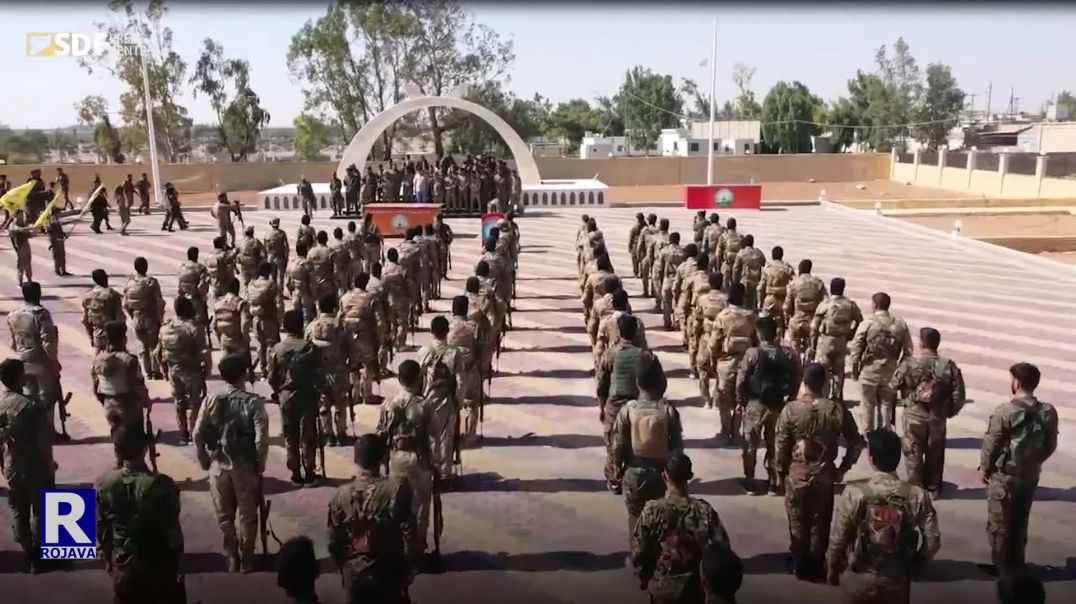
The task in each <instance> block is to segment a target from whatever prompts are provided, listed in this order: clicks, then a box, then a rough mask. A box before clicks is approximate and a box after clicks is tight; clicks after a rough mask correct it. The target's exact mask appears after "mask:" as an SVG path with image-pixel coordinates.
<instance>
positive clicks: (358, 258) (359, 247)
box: [344, 220, 380, 280]
mask: <svg viewBox="0 0 1076 604" xmlns="http://www.w3.org/2000/svg"><path fill="white" fill-rule="evenodd" d="M358 228H359V227H358V225H357V224H356V223H355V221H354V220H349V221H348V222H347V235H346V236H345V237H344V246H345V247H346V248H347V259H348V274H349V275H351V278H352V280H354V278H355V277H356V276H358V274H359V273H361V272H363V271H368V270H369V269H368V268H367V267H366V266H365V265H364V263H363V241H362V237H360V236H359V230H358ZM378 259H380V257H379V258H378ZM367 274H369V273H367Z"/></svg>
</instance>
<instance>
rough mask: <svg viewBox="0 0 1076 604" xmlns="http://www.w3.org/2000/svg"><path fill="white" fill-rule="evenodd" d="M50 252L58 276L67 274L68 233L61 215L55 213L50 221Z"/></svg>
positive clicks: (50, 216) (50, 217)
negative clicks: (61, 220)
mask: <svg viewBox="0 0 1076 604" xmlns="http://www.w3.org/2000/svg"><path fill="white" fill-rule="evenodd" d="M48 235H49V251H51V252H52V267H53V269H55V271H56V274H57V275H63V274H65V273H67V233H65V232H64V227H63V224H62V223H61V222H60V213H59V212H53V213H52V214H50V215H49V221H48Z"/></svg>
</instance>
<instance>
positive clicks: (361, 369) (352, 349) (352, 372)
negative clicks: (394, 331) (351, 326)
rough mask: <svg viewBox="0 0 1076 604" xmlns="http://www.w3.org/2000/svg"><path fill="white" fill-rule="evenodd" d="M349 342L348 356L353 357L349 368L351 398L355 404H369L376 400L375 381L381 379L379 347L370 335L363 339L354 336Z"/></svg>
mask: <svg viewBox="0 0 1076 604" xmlns="http://www.w3.org/2000/svg"><path fill="white" fill-rule="evenodd" d="M347 342H348V358H349V359H351V366H350V367H349V368H348V374H349V378H350V379H349V382H350V388H351V400H352V401H353V402H354V403H355V404H359V403H362V404H365V405H369V404H371V403H373V402H374V381H375V380H376V381H380V380H381V377H380V372H381V367H380V364H379V363H378V356H377V347H376V345H375V344H374V343H373V342H370V341H369V337H367V338H366V339H365V340H363V339H359V338H356V337H353V336H352V337H349V338H348V340H347Z"/></svg>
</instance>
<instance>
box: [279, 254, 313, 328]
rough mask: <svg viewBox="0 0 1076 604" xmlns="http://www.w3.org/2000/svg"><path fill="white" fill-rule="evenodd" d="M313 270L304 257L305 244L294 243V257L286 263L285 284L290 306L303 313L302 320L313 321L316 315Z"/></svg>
mask: <svg viewBox="0 0 1076 604" xmlns="http://www.w3.org/2000/svg"><path fill="white" fill-rule="evenodd" d="M313 281H314V276H313V270H312V268H311V265H310V261H309V260H307V259H306V244H304V243H297V244H295V257H294V258H292V259H291V263H290V264H289V265H288V271H287V277H286V279H285V284H286V286H287V288H288V297H289V298H291V308H292V309H293V310H299V311H301V312H302V313H303V320H304V321H307V322H309V321H313V320H314V317H315V316H316V315H317V306H316V305H315V303H314V288H313V285H312V284H313Z"/></svg>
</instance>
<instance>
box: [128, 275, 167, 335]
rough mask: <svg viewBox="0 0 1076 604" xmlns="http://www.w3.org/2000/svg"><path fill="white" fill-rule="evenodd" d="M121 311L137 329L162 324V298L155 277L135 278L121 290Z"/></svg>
mask: <svg viewBox="0 0 1076 604" xmlns="http://www.w3.org/2000/svg"><path fill="white" fill-rule="evenodd" d="M123 309H124V310H125V311H127V315H128V316H130V317H131V318H132V319H134V320H135V321H136V322H137V323H138V324H139V327H143V328H144V327H147V326H159V325H161V324H162V323H164V296H163V295H162V294H161V283H160V282H159V281H157V279H156V277H149V276H135V277H131V279H130V280H129V281H127V285H126V286H125V287H124V288H123Z"/></svg>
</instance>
